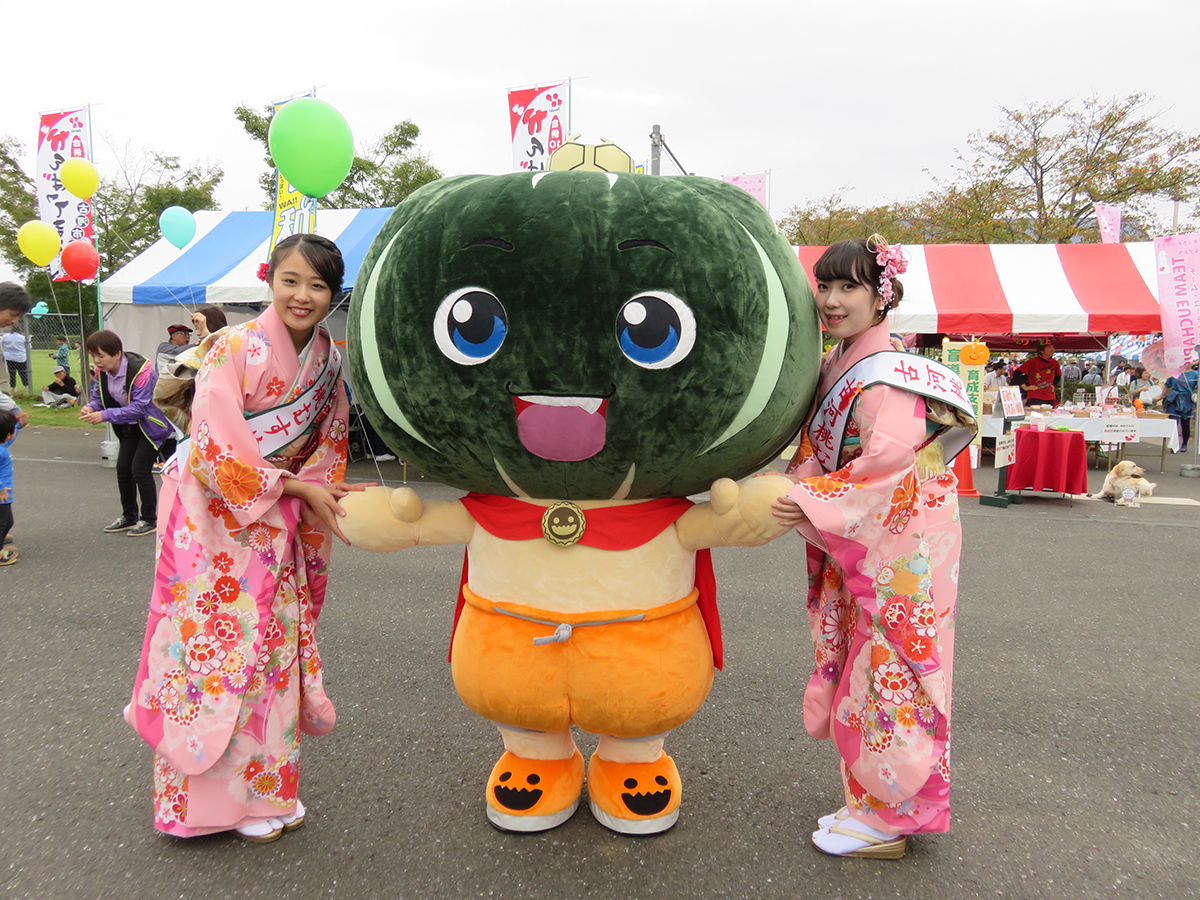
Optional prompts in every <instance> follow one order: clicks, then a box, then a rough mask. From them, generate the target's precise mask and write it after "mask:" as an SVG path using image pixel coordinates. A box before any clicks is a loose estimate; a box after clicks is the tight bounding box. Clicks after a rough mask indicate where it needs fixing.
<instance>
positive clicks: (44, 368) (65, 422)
mask: <svg viewBox="0 0 1200 900" xmlns="http://www.w3.org/2000/svg"><path fill="white" fill-rule="evenodd" d="M47 352H48V351H46V350H34V351H33V359H32V361H33V366H32V370H33V371H32V376H33V385H32V389H31V390H30V391H26V390H25V385H24V384H22V383H21V381H20V377H19V376H18V379H17V383H16V384H14V385H11V386H10V387H11V389H12V390H13V399H14V400H16V401H17V403H19V404H20V406H21V409H23V410H24V411H25V413H26V414H27V415H28V416H29V424H30V426H33V427H45V426H49V427H58V428H92V429H95V427H96V426H95V425H89V424H87V422H81V421H80V420H79V406H76V407H75V408H74V409H37V408H35V407H34V405H33V404H35V403H40V402H41V400H42V388H44V387H45V386H46V385H48V384H49V383H50V382H51V381H53V380H54V359H53V357H51V356H48V355H47ZM78 368H79V351H78V350H74V351H72V354H71V377H72V378H74V379H75V380H76V381H80V378H79V372H78V371H77V370H78ZM84 403H87V397H86V396H84V397H82V398H81V400H80V404H79V405H83V404H84Z"/></svg>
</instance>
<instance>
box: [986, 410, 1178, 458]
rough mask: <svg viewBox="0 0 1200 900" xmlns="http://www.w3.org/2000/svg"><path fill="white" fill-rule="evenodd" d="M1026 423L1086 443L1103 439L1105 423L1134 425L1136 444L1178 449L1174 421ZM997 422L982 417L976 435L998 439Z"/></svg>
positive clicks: (1133, 419)
mask: <svg viewBox="0 0 1200 900" xmlns="http://www.w3.org/2000/svg"><path fill="white" fill-rule="evenodd" d="M1029 421H1031V422H1045V423H1046V427H1047V428H1060V427H1063V426H1066V427H1067V428H1070V429H1071V430H1072V431H1082V432H1083V438H1084V440H1087V441H1099V440H1102V439H1103V435H1104V423H1105V422H1120V423H1121V424H1123V425H1127V424H1129V423H1131V422H1136V423H1137V426H1138V439H1139V440H1146V439H1147V438H1151V439H1153V440H1161V441H1166V442H1167V447H1168V449H1170V450H1171V451H1175V450H1178V449H1179V426H1178V425H1176V424H1175V420H1174V419H1139V418H1137V417H1136V416H1110V417H1108V418H1106V419H1100V418H1096V419H1093V418H1087V419H1084V418H1082V417H1080V416H1039V417H1036V418H1033V419H1030V420H1029ZM1001 422H1003V419H1000V418H998V417H996V416H984V417H983V421H982V422H981V423H980V424H981V427H980V433H981V434H982V435H983V436H984V437H991V438H994V437H998V436H999V434H1000V424H1001Z"/></svg>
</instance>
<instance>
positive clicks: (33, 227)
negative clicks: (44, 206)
mask: <svg viewBox="0 0 1200 900" xmlns="http://www.w3.org/2000/svg"><path fill="white" fill-rule="evenodd" d="M17 246H18V247H20V248H21V252H22V253H24V254H25V256H26V257H27V258H28V259H29V261H30V262H31V263H33V264H34V265H35V266H44V265H46V264H48V263H49V262H50V260H52V259H54V257H56V256H58V250H59V247H61V246H62V243H61V241H60V240H59V237H58V232H57V231H56V230H55V228H54V226H53V225H51V224H50V223H49V222H39V221H36V220H35V221H33V222H26V223H25V224H24V225H22V226H21V227H20V229H19V230H18V231H17Z"/></svg>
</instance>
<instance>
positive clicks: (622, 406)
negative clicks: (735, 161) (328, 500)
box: [349, 172, 820, 500]
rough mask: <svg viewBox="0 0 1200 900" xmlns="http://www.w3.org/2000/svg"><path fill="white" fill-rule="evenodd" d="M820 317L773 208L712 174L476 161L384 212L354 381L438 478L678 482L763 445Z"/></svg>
mask: <svg viewBox="0 0 1200 900" xmlns="http://www.w3.org/2000/svg"><path fill="white" fill-rule="evenodd" d="M819 333H820V329H819V326H818V323H817V317H816V313H815V312H814V309H813V304H812V294H811V290H810V288H809V285H808V281H807V279H806V278H805V277H804V273H803V271H802V270H801V268H800V263H799V261H798V260H797V258H796V255H795V254H794V253H793V252H792V250H791V248H790V247H789V246H788V244H787V241H785V240H784V238H783V237H782V236H781V235H780V233H779V231H778V229H777V228H776V226H775V223H774V222H772V221H771V218H770V217H769V216H768V215H767V212H766V210H764V209H763V207H762V206H761V205H760V204H759V203H758V202H757V201H756V200H754V199H753V198H752V197H750V196H749V195H748V194H746V193H745V192H743V191H742V190H741V189H740V188H737V187H734V186H733V185H730V184H725V183H724V182H720V181H715V180H712V179H708V178H696V177H684V178H663V177H654V176H650V175H628V174H620V175H616V174H605V173H601V172H548V173H545V172H543V173H536V174H530V173H518V174H514V175H500V176H484V175H468V176H462V177H458V178H446V179H442V180H441V181H436V182H433V183H432V184H429V185H426V186H425V187H423V188H421V189H420V190H418V191H417V192H415V193H414V194H412V195H411V196H410V197H409V198H408V199H406V200H405V201H404V202H403V203H402V204H401V205H400V206H398V207H397V208H396V211H395V212H394V213H393V214H392V216H391V218H389V219H388V221H387V223H386V224H385V225H384V227H383V229H382V230H381V231H380V232H379V235H378V236H377V237H376V238H375V242H374V243H373V244H372V245H371V249H370V251H369V252H368V253H367V256H366V260H365V261H364V262H363V266H362V269H361V271H360V272H359V274H358V278H357V281H356V285H355V290H354V295H353V300H352V304H351V310H350V323H349V347H350V365H351V370H352V373H353V377H354V384H355V386H356V388H357V391H358V395H359V397H360V399H361V402H362V405H363V407H364V408H365V410H366V412H367V415H368V417H369V418H370V420H371V423H372V424H373V425H374V426H375V428H376V430H377V431H378V432H379V433H380V435H381V436H382V437H383V439H384V440H385V441H386V442H387V443H388V445H389V446H390V447H392V448H393V449H394V450H395V451H396V452H397V453H398V454H400V456H401V457H403V458H404V459H405V460H407V461H409V462H411V463H413V464H414V465H416V466H417V467H418V468H420V469H421V470H422V471H424V472H426V473H427V474H429V475H431V476H433V477H434V478H437V479H439V480H441V481H444V482H446V483H447V484H451V485H454V486H456V487H460V488H464V489H467V490H471V491H478V492H482V493H490V494H507V495H514V496H518V497H533V498H565V499H573V500H603V499H610V498H612V499H644V498H651V497H666V496H685V495H687V494H692V493H696V492H698V491H703V490H706V489H707V488H708V486H709V484H710V483H711V482H712V481H713V480H714V479H715V478H718V477H721V476H729V477H733V478H738V477H741V476H743V475H746V474H748V473H750V472H752V471H754V470H756V469H757V468H760V467H761V466H762V465H764V464H765V463H767V462H768V461H770V460H772V459H773V458H774V457H775V456H776V455H777V454H778V452H779V451H780V450H781V449H782V448H783V446H784V445H786V444H787V442H788V440H789V439H790V438H791V437H792V436H793V435H795V433H796V431H797V430H798V429H799V427H800V425H801V423H802V422H803V420H804V417H805V414H806V413H807V411H808V407H809V404H810V402H811V400H812V395H813V391H814V388H815V386H816V381H817V375H818V368H819V363H820V340H819Z"/></svg>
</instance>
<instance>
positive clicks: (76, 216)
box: [35, 109, 96, 281]
mask: <svg viewBox="0 0 1200 900" xmlns="http://www.w3.org/2000/svg"><path fill="white" fill-rule="evenodd" d="M88 125H89V123H88V114H87V111H86V110H83V109H73V110H65V111H63V112H55V113H45V114H44V115H43V116H42V118H41V124H40V125H39V127H38V142H37V177H36V179H35V182H36V185H37V201H38V218H39V219H41V220H42V221H43V222H49V223H50V224H51V225H53V226H54V227H55V228H56V229H57V230H58V234H59V237H60V239H61V240H62V243H63V244H64V245H66V244H69V243H70V242H71V241H78V240H87V241H91V242H92V244H95V242H96V238H95V234H94V231H93V221H92V203H91V201H90V200H81V199H79V198H78V197H76V196H75V195H74V194H72V193H71V192H70V191H68V190H67V189H66V188H65V187H64V186H63V183H62V181H61V180H60V179H59V177H58V170H59V169H61V168H62V165H63V163H65V162H66V161H67V160H68V159H72V158H73V157H77V156H81V157H83V158H84V159H87V158H88V157H89V155H90V154H89V147H88V144H89V138H90V135H89V127H88ZM50 276H51V277H52V278H53V279H54V280H55V281H70V280H71V277H70V276H69V275H68V274H67V273H66V270H64V269H63V267H62V258H61V257H59V256H56V257H55V258H54V259H53V260H51V261H50Z"/></svg>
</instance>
